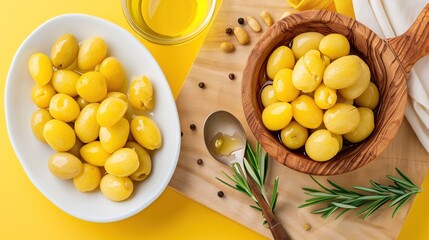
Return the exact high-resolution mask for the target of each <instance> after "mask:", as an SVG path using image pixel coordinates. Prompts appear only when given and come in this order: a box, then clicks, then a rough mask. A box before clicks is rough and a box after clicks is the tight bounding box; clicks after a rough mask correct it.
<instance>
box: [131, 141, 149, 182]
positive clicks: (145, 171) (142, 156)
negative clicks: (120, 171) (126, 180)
mask: <svg viewBox="0 0 429 240" xmlns="http://www.w3.org/2000/svg"><path fill="white" fill-rule="evenodd" d="M125 147H126V148H131V149H134V150H135V151H136V153H137V155H138V157H139V162H140V164H139V167H138V168H137V170H136V171H135V172H133V173H132V174H131V175H130V176H129V177H130V178H131V179H132V180H134V181H142V180H144V179H146V178H147V177H148V176H149V174H150V172H151V170H152V161H151V158H150V155H149V153H148V152H147V151H146V150H145V149H144V148H143V147H142V146H140V144H138V143H136V142H127V143H126V144H125Z"/></svg>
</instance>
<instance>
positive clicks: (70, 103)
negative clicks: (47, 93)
mask: <svg viewBox="0 0 429 240" xmlns="http://www.w3.org/2000/svg"><path fill="white" fill-rule="evenodd" d="M49 113H50V114H51V116H52V117H54V118H55V119H58V120H61V121H64V122H71V121H74V120H75V119H76V118H77V117H78V116H79V113H80V108H79V104H77V102H76V101H75V100H74V99H73V98H72V97H70V96H69V95H67V94H64V93H57V94H55V95H54V96H53V97H52V98H51V101H50V103H49Z"/></svg>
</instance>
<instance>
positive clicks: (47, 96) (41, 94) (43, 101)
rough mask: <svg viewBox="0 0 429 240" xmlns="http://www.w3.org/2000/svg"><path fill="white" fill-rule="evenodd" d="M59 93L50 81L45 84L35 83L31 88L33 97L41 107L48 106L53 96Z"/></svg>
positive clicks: (35, 102)
mask: <svg viewBox="0 0 429 240" xmlns="http://www.w3.org/2000/svg"><path fill="white" fill-rule="evenodd" d="M55 94H57V92H56V91H55V89H54V87H53V86H52V84H50V83H48V84H46V85H44V86H39V85H37V84H34V87H33V89H32V90H31V99H32V100H33V102H34V104H36V106H38V107H39V108H48V107H49V103H50V102H51V99H52V97H53V96H54V95H55Z"/></svg>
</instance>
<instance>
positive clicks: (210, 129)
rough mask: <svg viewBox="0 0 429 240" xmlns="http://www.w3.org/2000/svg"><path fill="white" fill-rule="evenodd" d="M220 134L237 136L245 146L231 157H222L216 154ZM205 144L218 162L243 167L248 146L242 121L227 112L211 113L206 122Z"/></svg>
mask: <svg viewBox="0 0 429 240" xmlns="http://www.w3.org/2000/svg"><path fill="white" fill-rule="evenodd" d="M219 133H221V134H224V135H228V136H235V137H237V138H238V139H239V140H241V142H242V143H243V146H242V147H241V148H239V149H237V150H236V151H233V152H232V153H231V154H230V155H227V156H221V155H218V154H217V153H216V152H215V146H214V145H215V141H216V139H217V137H218V136H219ZM204 142H205V144H206V147H207V150H208V151H209V153H210V155H212V157H213V158H214V159H216V160H217V161H219V162H221V163H223V164H226V165H228V166H230V165H231V164H232V163H234V162H238V163H239V164H240V165H242V162H243V157H244V152H245V146H246V132H245V131H244V128H243V125H241V123H240V121H238V119H237V118H236V117H235V116H234V115H232V114H231V113H229V112H227V111H223V110H221V111H217V112H213V113H211V114H210V115H209V116H208V117H207V118H206V120H205V122H204Z"/></svg>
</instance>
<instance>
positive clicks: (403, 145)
mask: <svg viewBox="0 0 429 240" xmlns="http://www.w3.org/2000/svg"><path fill="white" fill-rule="evenodd" d="M262 2H263V7H262V6H261V5H262V3H261V1H258V0H235V1H232V0H224V1H223V4H222V6H221V8H220V10H219V12H218V15H217V16H216V19H215V21H214V23H213V25H212V28H211V30H210V32H209V34H208V36H207V38H206V40H205V42H204V44H203V46H202V49H201V51H200V53H199V55H198V56H197V58H196V60H195V63H194V65H193V67H192V69H191V71H190V73H189V75H188V77H187V79H186V81H185V84H184V86H183V88H182V91H181V93H180V95H179V97H178V99H177V106H178V110H179V116H180V121H181V128H182V132H183V137H182V147H181V154H180V159H179V163H178V166H177V169H176V171H175V174H174V176H173V178H172V180H171V182H170V186H171V187H173V188H174V189H176V190H177V191H179V192H181V193H183V194H184V195H186V196H187V197H189V198H191V199H194V200H195V201H197V202H199V203H201V204H203V205H205V206H207V207H209V208H211V209H213V210H215V211H217V212H219V213H220V214H223V215H225V216H227V217H229V218H231V219H233V220H235V221H237V222H239V223H241V224H243V225H244V226H247V227H249V228H251V229H252V230H254V231H257V232H259V233H261V234H263V235H264V236H267V237H271V233H270V231H269V230H268V229H266V228H265V227H264V226H262V218H261V214H260V213H259V212H257V211H255V210H254V209H252V208H250V207H249V205H250V204H252V202H251V200H250V199H248V198H247V197H245V196H244V195H242V194H241V193H238V192H236V191H235V190H232V189H230V188H228V187H226V186H225V185H223V184H221V183H220V182H219V181H217V180H216V179H215V177H223V175H222V171H225V172H227V173H230V172H231V171H230V169H229V168H228V167H226V166H225V165H223V164H221V163H219V162H217V161H216V160H214V159H213V158H212V157H211V156H210V154H209V152H208V151H207V150H206V149H205V145H204V137H203V123H204V120H205V118H206V117H207V116H208V115H209V114H210V113H211V112H213V111H218V110H226V111H229V112H231V113H233V114H234V115H235V116H236V117H237V118H238V120H240V122H241V123H242V124H243V125H244V127H245V130H246V134H247V137H248V139H249V141H250V142H251V143H252V144H254V143H255V138H254V136H253V134H252V132H251V131H250V128H249V126H248V124H247V122H246V119H245V116H244V112H243V109H242V102H241V82H242V72H243V70H244V66H245V63H246V60H247V57H248V56H249V54H250V52H251V50H252V47H253V46H254V45H255V43H256V42H257V41H258V40H259V38H261V36H262V35H263V33H254V32H253V31H251V30H250V28H249V27H248V26H244V28H245V29H246V30H247V32H248V33H249V35H250V38H251V42H250V44H249V45H246V46H241V45H239V44H238V43H237V42H236V40H235V39H234V36H228V35H226V34H225V28H227V27H234V26H236V25H238V24H237V18H239V17H243V18H246V17H247V16H249V15H253V16H254V17H255V18H257V19H258V20H260V19H259V18H258V17H259V13H260V12H261V11H263V10H268V11H269V12H270V13H271V15H272V16H273V18H274V19H275V20H276V19H278V18H279V17H280V16H281V15H282V14H283V12H285V11H293V10H292V9H291V8H289V7H288V6H287V5H286V1H283V0H271V1H262ZM260 22H261V25H262V27H263V31H264V32H265V31H266V29H267V28H266V26H265V25H264V24H262V21H260ZM222 41H231V42H233V43H234V44H235V45H236V51H235V52H234V53H229V54H228V53H224V52H222V51H221V50H220V48H219V45H220V43H221V42H222ZM362 47H364V46H362ZM374 57H377V56H374ZM231 72H232V73H235V75H236V79H235V80H230V79H229V78H228V74H229V73H231ZM385 74H389V75H390V74H395V73H393V72H391V73H389V72H387V73H385ZM201 81H203V82H204V83H205V84H206V88H204V89H201V88H199V87H198V83H199V82H201ZM386 87H387V86H386ZM190 124H195V125H196V130H194V131H192V130H191V129H190V128H189V125H190ZM397 124H400V123H397ZM428 157H429V154H427V153H426V151H425V150H424V148H423V147H422V146H421V144H420V143H419V142H418V140H417V138H416V136H415V134H414V133H413V132H412V129H411V127H410V126H409V124H408V122H407V121H403V122H402V124H401V125H400V128H399V131H398V133H397V134H396V137H395V138H394V139H393V140H392V142H391V143H390V144H389V145H388V147H387V149H386V150H385V151H384V152H383V153H382V154H381V155H380V156H379V157H377V158H376V159H375V160H374V161H371V162H370V163H368V164H367V165H365V166H363V167H361V168H359V169H357V170H354V171H352V172H349V173H346V174H341V175H336V176H331V177H329V179H331V180H333V181H335V182H338V183H340V184H342V185H344V186H346V187H351V186H353V185H362V186H368V185H369V179H373V180H375V181H379V182H381V183H385V184H386V183H389V181H388V180H387V178H386V177H385V176H386V175H388V174H389V175H396V172H395V167H398V168H400V169H401V170H402V171H404V172H405V173H406V174H407V175H409V176H411V178H412V179H413V180H414V181H415V183H416V184H420V183H421V182H422V180H423V177H424V175H425V173H426V171H427V170H428V168H429V158H428ZM199 158H201V159H202V160H203V161H204V163H203V165H198V164H197V159H199ZM275 176H279V177H280V186H279V197H278V203H277V211H276V216H277V217H278V218H279V219H280V221H281V222H282V224H283V225H284V226H285V228H286V230H287V231H288V233H290V235H291V237H292V239H360V240H363V239H396V238H397V236H398V234H399V231H400V229H401V226H402V224H403V222H404V219H405V217H406V214H407V212H408V210H409V207H410V203H407V204H406V205H405V206H404V207H403V208H402V209H401V210H400V211H399V212H398V214H397V215H396V216H395V218H394V219H392V218H391V213H392V209H390V208H387V207H383V208H381V209H380V210H379V211H378V212H377V213H375V214H374V215H373V216H371V217H370V218H368V219H367V220H365V221H362V220H361V219H359V218H357V217H356V216H354V215H353V214H352V213H347V214H346V215H344V216H342V217H341V218H340V219H338V220H335V219H334V217H332V218H329V219H327V220H324V219H322V218H321V217H320V216H319V215H313V214H311V213H310V211H311V210H312V209H313V208H304V209H298V208H297V206H298V205H301V204H302V203H303V202H304V200H305V199H306V196H305V195H304V194H303V191H302V189H301V188H302V187H316V185H315V184H314V183H313V182H312V181H311V179H310V178H309V176H308V175H307V174H303V173H300V172H297V171H295V170H292V169H291V168H288V167H285V166H284V165H283V164H281V163H280V162H278V161H275V160H274V159H271V160H270V169H269V179H268V180H267V182H270V183H272V182H273V179H274V177H275ZM326 178H327V177H318V179H319V180H321V181H322V182H323V181H324V180H325V179H326ZM219 190H222V191H224V193H225V196H224V197H223V198H219V197H217V192H218V191H219ZM306 223H309V224H310V225H311V226H312V228H311V230H310V231H305V230H304V224H306ZM219 231H222V229H219Z"/></svg>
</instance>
